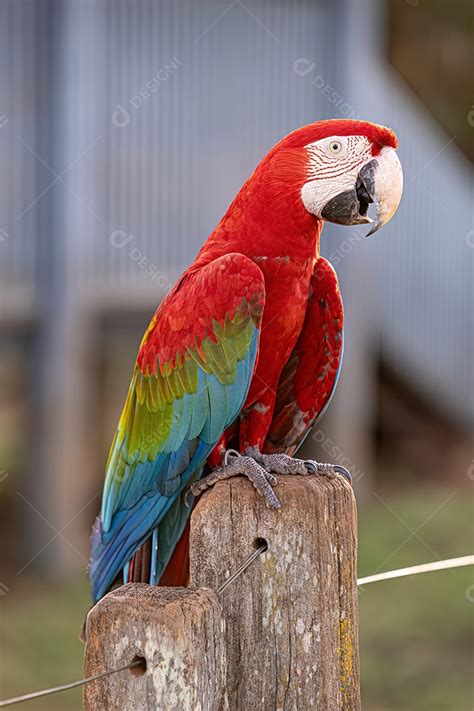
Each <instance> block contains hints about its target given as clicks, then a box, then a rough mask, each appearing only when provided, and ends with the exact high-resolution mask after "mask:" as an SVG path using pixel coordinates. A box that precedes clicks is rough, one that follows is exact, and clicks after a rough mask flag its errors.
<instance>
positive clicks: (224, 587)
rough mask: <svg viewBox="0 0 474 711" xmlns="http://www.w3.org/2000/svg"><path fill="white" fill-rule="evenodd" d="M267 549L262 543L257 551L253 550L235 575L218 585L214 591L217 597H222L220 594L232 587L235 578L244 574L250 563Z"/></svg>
mask: <svg viewBox="0 0 474 711" xmlns="http://www.w3.org/2000/svg"><path fill="white" fill-rule="evenodd" d="M267 548H268V546H267V544H266V543H262V545H261V546H259V547H258V548H257V550H255V551H254V552H253V553H252V555H250V556H249V557H248V558H247V560H246V561H244V562H243V563H242V565H241V566H240V568H238V569H237V570H236V571H235V573H232V575H231V576H230V577H229V578H227V580H225V581H224V582H223V583H222V585H219V587H218V588H217V590H216V593H217V595H222V593H223V592H224V591H225V590H227V588H228V587H229V585H232V583H233V582H234V580H237V578H239V577H240V576H241V575H242V573H244V572H245V571H246V570H247V568H248V567H249V565H250V564H251V563H253V561H254V560H255V559H256V558H258V556H259V555H261V554H262V553H265V551H266V550H267Z"/></svg>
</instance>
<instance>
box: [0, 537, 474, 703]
mask: <svg viewBox="0 0 474 711" xmlns="http://www.w3.org/2000/svg"><path fill="white" fill-rule="evenodd" d="M266 550H268V545H267V543H266V542H265V541H263V542H262V544H261V545H260V546H259V547H258V548H257V549H256V550H255V551H253V553H252V554H251V555H249V557H248V558H247V559H246V560H245V561H244V562H243V563H242V565H241V566H240V568H237V570H236V571H235V572H234V573H232V575H230V576H229V577H228V578H227V580H225V581H224V582H223V583H222V584H221V585H219V587H218V588H217V590H216V593H217V595H222V593H223V592H225V590H227V588H228V587H229V586H230V585H232V583H233V582H235V580H237V578H239V577H240V576H241V575H242V573H244V572H245V571H246V570H247V568H248V567H249V565H251V564H252V563H253V561H254V560H256V559H257V558H258V556H259V555H261V554H262V553H265V551H266ZM466 565H474V555H465V556H462V557H460V558H450V559H449V560H439V561H435V562H434V563H422V564H421V565H412V566H410V567H409V568H399V569H398V570H389V571H387V572H386V573H377V574H376V575H369V576H367V577H365V578H359V579H358V581H357V585H367V584H368V583H376V582H378V581H379V580H391V579H392V578H402V577H404V576H407V575H417V574H418V573H428V572H430V571H433V570H447V569H449V568H461V567H463V566H466ZM145 664H146V662H145V660H143V659H137V660H136V661H133V662H130V664H126V665H124V666H123V667H118V668H117V669H110V670H109V671H105V672H101V673H100V674H95V675H94V676H89V677H87V678H86V679H80V680H79V681H73V682H72V683H70V684H63V685H62V686H55V687H53V688H51V689H43V690H42V691H34V692H32V693H31V694H24V695H23V696H15V697H13V698H11V699H5V700H4V701H0V708H5V706H13V704H19V703H21V702H23V701H31V700H32V699H38V698H40V697H41V696H49V695H50V694H57V693H59V692H60V691H67V690H68V689H74V688H75V687H77V686H84V684H90V683H91V682H92V681H97V680H98V679H103V678H104V677H106V676H110V675H111V674H118V672H122V671H126V670H127V669H134V668H137V667H142V668H143V667H144V665H145Z"/></svg>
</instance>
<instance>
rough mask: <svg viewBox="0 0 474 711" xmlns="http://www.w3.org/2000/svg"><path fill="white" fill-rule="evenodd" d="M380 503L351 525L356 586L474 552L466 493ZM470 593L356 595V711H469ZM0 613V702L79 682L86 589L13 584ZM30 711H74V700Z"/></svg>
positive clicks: (450, 579) (438, 579) (55, 699)
mask: <svg viewBox="0 0 474 711" xmlns="http://www.w3.org/2000/svg"><path fill="white" fill-rule="evenodd" d="M380 498H381V499H383V502H385V503H382V501H381V500H376V502H375V503H374V504H373V505H371V506H368V507H367V508H364V509H362V510H361V512H360V515H359V574H360V576H361V577H362V576H365V575H370V574H372V573H374V572H375V571H376V570H378V569H379V568H380V569H381V570H390V569H392V568H397V567H401V566H405V565H414V564H416V563H420V562H426V561H429V560H435V559H436V557H437V556H439V557H440V558H445V557H454V556H457V555H463V554H466V553H468V552H471V551H472V543H473V540H472V501H471V500H470V499H469V497H468V496H467V495H466V494H465V493H464V492H462V491H460V490H458V491H456V492H455V493H453V491H452V490H448V489H447V490H445V489H435V490H433V489H431V490H430V492H429V493H425V492H421V491H413V492H411V493H410V494H406V495H405V496H402V495H401V494H400V493H397V494H391V493H388V492H386V493H384V494H382V495H381V497H380ZM387 505H388V506H389V507H390V509H392V511H389V510H388V508H387ZM395 514H397V515H398V517H399V518H397V516H396V515H395ZM410 529H411V530H413V531H416V535H412V534H411V530H410ZM473 583H474V576H473V571H472V569H469V568H464V569H458V570H455V571H445V572H438V573H430V574H426V575H419V576H415V577H412V578H403V579H399V580H392V581H387V582H380V583H374V584H372V585H368V586H366V587H365V588H363V589H361V590H360V596H359V600H360V622H361V665H362V695H363V708H364V711H464V710H465V711H467V710H468V709H471V708H472V649H473V647H472V641H473V632H474V630H473V611H474V602H473V601H472V600H474V589H473V588H472V587H471V588H470V590H469V586H472V585H473ZM469 593H470V594H469ZM469 598H472V600H469ZM1 605H2V607H3V611H2V617H1V620H2V628H3V629H2V640H3V644H2V648H3V653H2V657H3V658H2V673H1V674H2V683H1V689H2V690H1V695H2V696H10V695H13V694H20V693H24V692H26V691H31V690H33V689H40V688H42V687H46V686H54V685H56V684H60V683H64V682H67V681H73V680H75V679H78V678H80V676H81V673H82V654H83V647H82V644H81V642H80V641H79V639H78V635H79V630H80V627H81V623H82V620H83V616H84V613H85V612H86V610H87V607H88V589H87V585H86V581H85V580H84V579H81V580H78V581H75V582H73V583H72V582H71V584H69V585H67V586H63V587H60V588H59V587H56V588H51V587H44V586H42V585H41V584H40V583H38V582H37V581H34V580H29V581H26V580H24V579H22V577H20V578H19V579H18V589H15V590H10V591H9V592H8V593H7V594H6V595H4V596H3V597H2V598H1ZM28 708H29V709H31V711H63V710H64V709H68V710H69V709H71V710H74V709H80V708H81V691H80V690H74V691H68V692H65V693H63V694H59V695H56V696H50V697H47V698H45V699H40V700H38V701H34V702H31V703H29V705H28Z"/></svg>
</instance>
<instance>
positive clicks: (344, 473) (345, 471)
mask: <svg viewBox="0 0 474 711" xmlns="http://www.w3.org/2000/svg"><path fill="white" fill-rule="evenodd" d="M334 471H335V472H336V473H337V474H341V476H344V477H345V478H346V479H347V481H348V482H349V484H352V474H351V473H350V471H349V469H346V467H343V466H341V465H340V464H334Z"/></svg>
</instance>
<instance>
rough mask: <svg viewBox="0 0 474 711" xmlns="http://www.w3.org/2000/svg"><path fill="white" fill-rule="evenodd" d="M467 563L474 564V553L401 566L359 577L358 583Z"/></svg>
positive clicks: (427, 571) (445, 568)
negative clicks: (407, 566) (405, 566)
mask: <svg viewBox="0 0 474 711" xmlns="http://www.w3.org/2000/svg"><path fill="white" fill-rule="evenodd" d="M465 565H474V555H464V556H461V557H460V558H449V559H448V560H437V561H434V562H433V563H422V564H421V565H412V566H410V567H409V568H399V569H398V570H388V571H387V572H386V573H377V574H376V575H368V576H367V577H366V578H359V579H358V581H357V585H367V584H368V583H376V582H378V581H379V580H391V579H392V578H403V577H405V576H406V575H418V573H429V572H431V571H432V570H448V569H449V568H462V567H463V566H465Z"/></svg>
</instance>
